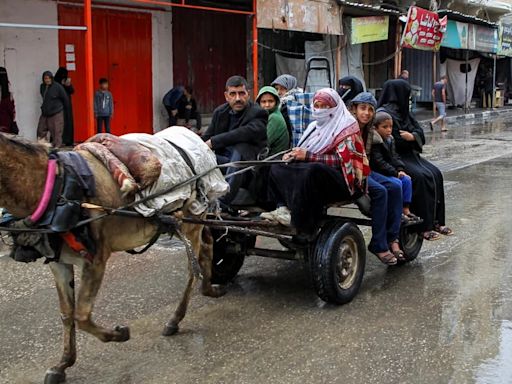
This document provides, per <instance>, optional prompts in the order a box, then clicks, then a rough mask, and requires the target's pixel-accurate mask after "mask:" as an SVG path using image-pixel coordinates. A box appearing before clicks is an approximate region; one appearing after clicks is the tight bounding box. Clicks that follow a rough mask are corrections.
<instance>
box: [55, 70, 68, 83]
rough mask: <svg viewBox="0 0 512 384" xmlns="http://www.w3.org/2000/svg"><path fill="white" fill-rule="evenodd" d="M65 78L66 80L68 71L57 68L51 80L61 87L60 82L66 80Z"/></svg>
mask: <svg viewBox="0 0 512 384" xmlns="http://www.w3.org/2000/svg"><path fill="white" fill-rule="evenodd" d="M67 78H68V70H67V69H66V68H64V67H59V69H57V72H55V76H54V78H53V80H54V81H55V82H56V83H59V84H60V85H62V80H66V79H67Z"/></svg>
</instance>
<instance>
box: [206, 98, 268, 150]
mask: <svg viewBox="0 0 512 384" xmlns="http://www.w3.org/2000/svg"><path fill="white" fill-rule="evenodd" d="M230 111H231V107H230V106H229V104H228V103H225V104H222V105H221V106H220V107H217V108H216V109H215V111H213V117H212V121H211V123H210V126H209V127H208V129H207V130H206V132H205V133H204V135H203V139H204V141H207V140H211V142H212V149H213V150H221V149H223V148H226V147H234V148H235V150H237V151H238V152H239V153H240V154H241V155H242V159H244V160H254V159H256V156H257V155H258V153H260V151H261V150H262V149H263V148H265V146H266V145H267V121H268V113H267V111H265V110H264V109H262V108H261V107H260V106H259V105H257V104H254V103H253V102H251V101H250V102H249V103H248V105H247V107H246V108H245V109H244V110H243V111H242V113H241V115H240V118H239V120H238V123H237V125H235V127H233V129H231V130H229V121H230Z"/></svg>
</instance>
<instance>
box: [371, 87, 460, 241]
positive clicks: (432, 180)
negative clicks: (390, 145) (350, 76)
mask: <svg viewBox="0 0 512 384" xmlns="http://www.w3.org/2000/svg"><path fill="white" fill-rule="evenodd" d="M410 93H411V87H410V85H409V83H408V82H407V81H405V80H402V79H396V80H388V81H386V82H385V83H384V87H383V89H382V94H381V96H380V100H379V108H378V110H383V111H386V112H387V113H389V114H390V115H391V116H392V117H393V137H394V138H395V143H396V150H397V152H398V154H399V155H400V157H401V158H402V160H403V162H404V163H405V167H406V170H407V173H408V174H409V175H410V176H411V178H412V182H413V195H412V203H411V210H412V211H413V212H415V213H416V214H417V215H418V216H420V217H421V218H422V219H423V223H422V224H421V230H422V231H423V236H424V238H425V239H426V240H436V239H438V238H439V234H443V235H447V236H449V235H452V234H453V231H452V230H451V229H450V228H448V227H447V226H445V205H444V186H443V175H442V173H441V171H440V170H439V169H438V168H437V167H436V166H435V165H434V164H432V163H430V162H429V161H427V160H425V159H423V158H422V157H421V156H420V153H421V152H422V147H423V144H425V136H424V134H423V129H422V128H421V127H420V125H419V124H418V122H417V121H416V119H414V117H412V116H411V114H410V113H409V96H410Z"/></svg>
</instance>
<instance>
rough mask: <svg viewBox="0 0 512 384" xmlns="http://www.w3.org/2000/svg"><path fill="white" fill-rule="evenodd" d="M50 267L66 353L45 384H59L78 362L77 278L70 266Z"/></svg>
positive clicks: (50, 370)
mask: <svg viewBox="0 0 512 384" xmlns="http://www.w3.org/2000/svg"><path fill="white" fill-rule="evenodd" d="M49 266H50V270H51V271H52V272H53V276H54V278H55V285H56V287H57V293H58V294H59V305H60V314H61V319H62V325H63V326H64V332H63V336H64V338H63V339H64V352H63V354H62V358H61V359H60V363H59V364H57V365H56V366H54V367H52V368H50V369H48V371H47V372H46V377H45V379H44V383H45V384H58V383H62V382H64V380H65V379H66V373H65V370H66V368H68V367H71V366H72V365H73V364H75V361H76V339H75V335H76V330H75V320H74V312H75V276H74V273H73V266H72V265H70V264H60V263H50V264H49Z"/></svg>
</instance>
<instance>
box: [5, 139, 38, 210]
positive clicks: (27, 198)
mask: <svg viewBox="0 0 512 384" xmlns="http://www.w3.org/2000/svg"><path fill="white" fill-rule="evenodd" d="M47 164H48V149H47V148H46V147H45V146H44V145H41V144H34V143H30V142H28V141H26V140H24V139H19V138H13V137H10V136H8V135H4V134H1V133H0V206H1V207H5V208H7V210H8V211H10V212H11V213H13V214H14V215H15V216H23V215H28V214H30V213H31V212H32V210H33V209H35V207H36V206H37V203H38V201H39V198H40V196H41V193H42V191H43V189H44V182H45V180H46V171H47Z"/></svg>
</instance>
